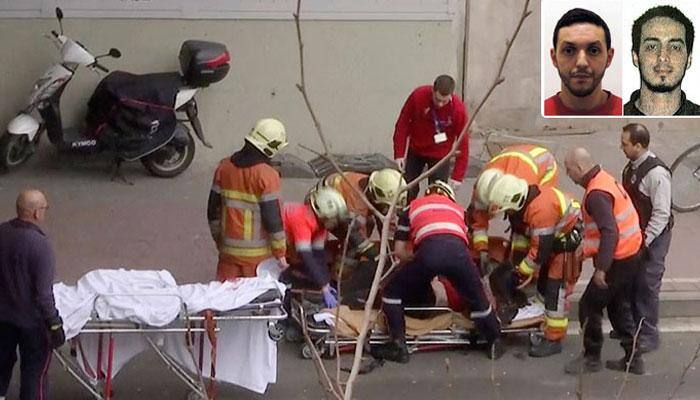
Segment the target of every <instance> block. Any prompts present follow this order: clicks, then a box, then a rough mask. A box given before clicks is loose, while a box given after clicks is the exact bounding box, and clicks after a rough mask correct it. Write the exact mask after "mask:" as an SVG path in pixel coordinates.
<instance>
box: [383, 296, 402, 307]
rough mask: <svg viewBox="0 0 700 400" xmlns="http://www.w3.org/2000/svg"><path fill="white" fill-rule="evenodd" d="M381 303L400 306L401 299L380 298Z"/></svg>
mask: <svg viewBox="0 0 700 400" xmlns="http://www.w3.org/2000/svg"><path fill="white" fill-rule="evenodd" d="M382 303H386V304H396V305H401V299H390V298H388V297H383V296H382Z"/></svg>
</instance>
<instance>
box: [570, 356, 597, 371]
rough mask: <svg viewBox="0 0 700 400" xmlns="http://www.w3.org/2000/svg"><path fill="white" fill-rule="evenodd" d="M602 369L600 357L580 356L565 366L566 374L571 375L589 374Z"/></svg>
mask: <svg viewBox="0 0 700 400" xmlns="http://www.w3.org/2000/svg"><path fill="white" fill-rule="evenodd" d="M600 369H601V363H600V356H578V357H576V358H575V359H573V360H571V361H570V362H569V363H568V364H566V366H564V372H566V373H567V374H570V375H578V374H579V373H584V374H589V373H591V372H598V371H600Z"/></svg>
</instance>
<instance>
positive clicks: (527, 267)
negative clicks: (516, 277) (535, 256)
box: [518, 257, 539, 276]
mask: <svg viewBox="0 0 700 400" xmlns="http://www.w3.org/2000/svg"><path fill="white" fill-rule="evenodd" d="M538 269H539V265H538V264H537V263H536V262H534V261H533V260H531V259H530V257H525V258H523V260H522V261H521V262H520V265H518V271H520V272H521V273H522V274H523V275H526V276H530V275H532V274H534V273H535V271H536V270H538Z"/></svg>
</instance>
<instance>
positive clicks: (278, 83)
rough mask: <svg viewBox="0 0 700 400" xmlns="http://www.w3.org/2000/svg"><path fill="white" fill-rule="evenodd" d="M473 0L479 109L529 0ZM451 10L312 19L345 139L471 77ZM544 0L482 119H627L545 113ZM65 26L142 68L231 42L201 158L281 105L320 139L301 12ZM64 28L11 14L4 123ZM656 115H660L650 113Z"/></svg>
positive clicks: (321, 105) (312, 48)
mask: <svg viewBox="0 0 700 400" xmlns="http://www.w3.org/2000/svg"><path fill="white" fill-rule="evenodd" d="M462 1H469V3H468V7H469V13H468V20H469V22H468V26H469V35H468V36H469V39H468V52H467V57H466V59H467V65H466V71H467V82H466V85H465V86H466V93H467V95H466V97H467V102H468V105H469V108H470V112H472V111H473V109H474V107H475V105H476V103H477V101H478V100H479V99H481V97H482V96H483V95H484V93H485V92H486V90H487V88H488V85H489V84H490V83H491V82H492V81H493V79H494V76H495V73H496V68H497V62H498V59H499V58H500V57H501V55H502V54H503V52H504V50H505V40H506V38H507V37H509V36H510V34H511V33H512V30H513V28H514V26H515V23H516V21H517V18H518V16H519V14H520V11H521V9H522V2H521V1H519V0H505V1H485V0H462ZM455 8H456V13H455V16H454V18H453V20H452V21H446V22H434V21H431V22H427V21H303V22H302V27H303V37H304V41H305V46H306V47H305V49H306V55H307V58H306V68H307V69H306V72H307V85H308V87H309V92H310V93H309V94H310V96H311V100H312V102H313V105H314V107H315V109H316V112H317V115H318V116H319V119H320V121H321V124H322V126H323V128H324V131H325V132H326V135H327V136H328V137H329V138H330V142H331V144H332V146H333V147H334V149H335V150H337V151H342V152H367V151H382V152H385V153H386V154H390V152H391V133H392V131H393V126H394V122H395V119H396V116H397V114H398V112H399V110H400V108H401V105H402V104H403V101H404V100H405V97H406V96H407V95H408V93H409V92H410V91H411V90H412V89H413V88H414V87H415V86H416V85H418V84H423V83H429V82H431V81H432V79H433V78H434V77H435V76H436V75H437V74H439V73H444V72H448V73H451V74H453V75H454V76H457V77H459V78H460V79H461V71H462V60H463V54H462V44H463V43H462V37H463V23H464V9H465V3H463V2H460V3H458V4H457V5H456V7H455ZM539 8H540V2H539V1H533V2H532V4H531V6H530V9H531V10H532V11H533V13H532V15H531V16H530V17H529V18H528V19H527V21H526V23H525V25H524V26H523V29H522V32H521V34H520V36H519V37H518V38H517V40H516V42H515V45H514V47H513V50H512V52H511V57H510V59H509V60H508V63H507V65H506V68H505V72H504V76H505V77H506V81H505V82H504V83H503V84H502V85H501V86H500V87H499V88H498V89H497V90H496V92H495V94H494V95H493V96H492V98H491V99H490V101H489V102H488V104H487V105H486V107H485V108H484V109H483V111H482V113H481V115H480V116H479V117H478V119H477V122H478V124H479V125H480V126H482V127H483V126H488V127H499V128H507V129H511V130H513V129H518V130H520V131H522V132H528V133H532V132H539V131H541V130H542V128H543V126H545V125H548V126H555V127H556V126H575V127H590V128H595V129H618V128H619V126H620V121H619V120H611V119H607V120H600V119H598V120H588V119H579V120H556V121H554V120H544V119H543V118H542V117H540V115H539V109H540V106H539V103H540V57H539V43H540V41H539V31H540V28H539V26H540V12H539ZM64 22H65V24H64V26H65V29H66V32H67V33H68V34H69V35H71V36H72V37H74V38H76V39H79V40H80V41H81V42H83V43H84V44H85V45H86V46H87V47H88V48H90V49H91V50H92V51H93V52H95V53H99V52H100V51H101V50H103V49H104V50H106V49H108V48H109V47H117V48H119V49H120V50H122V53H123V57H122V58H121V59H119V60H110V59H105V60H104V62H103V63H104V64H105V65H107V66H109V67H112V68H114V69H123V70H127V71H132V72H136V73H147V72H157V71H168V70H175V69H177V68H178V61H177V54H178V50H179V46H180V44H181V43H182V41H183V40H186V39H189V38H200V39H209V40H215V41H221V42H224V43H226V44H227V46H228V47H229V49H230V51H231V53H232V55H233V64H232V69H231V72H230V74H229V76H228V77H227V78H226V79H225V80H224V81H222V82H221V83H219V84H216V85H214V86H212V87H211V88H209V89H207V90H206V91H204V92H203V93H200V94H199V96H198V97H199V101H200V106H201V119H202V122H203V124H204V126H205V129H206V132H207V135H208V137H209V138H210V139H211V142H212V143H213V144H214V146H215V148H214V149H213V150H204V149H203V148H202V149H203V150H204V151H200V152H199V153H198V157H197V160H196V163H195V166H197V165H199V166H201V167H202V168H210V167H211V163H212V162H214V161H215V160H218V159H219V158H221V157H223V156H225V155H226V154H229V153H230V152H231V150H232V149H234V148H237V147H238V146H239V144H240V142H241V138H242V137H243V135H244V134H245V133H246V132H247V131H248V129H249V128H250V126H251V125H252V123H253V122H254V120H255V119H257V118H259V117H262V116H268V115H273V116H277V117H278V118H280V119H281V120H283V121H284V122H285V124H286V125H287V126H288V131H289V134H290V138H291V142H292V146H290V147H289V149H290V151H291V152H293V153H296V154H298V155H300V156H302V157H303V158H310V157H311V155H310V154H308V153H307V152H305V151H304V150H300V149H299V148H298V147H297V146H296V145H297V144H299V143H303V144H305V145H307V146H311V147H316V148H320V145H319V144H318V143H319V142H318V140H317V138H316V136H315V131H314V128H313V125H312V123H311V119H310V117H309V115H308V112H307V111H306V109H305V107H304V103H303V101H302V98H301V96H300V94H299V92H298V91H297V90H296V88H295V86H294V85H295V84H296V83H297V82H298V81H299V68H298V49H297V43H296V32H295V29H294V24H293V22H292V21H264V20H258V21H252V20H231V21H223V20H216V21H212V20H198V21H193V20H151V19H149V20H110V19H76V18H74V19H71V18H67V19H66V20H65V21H64ZM51 29H55V22H54V21H53V20H51V19H6V20H2V21H1V23H0V52H1V54H3V60H4V62H3V63H2V64H1V65H0V92H2V93H3V94H4V101H3V102H2V103H1V104H0V124H5V123H6V122H7V121H9V120H10V119H11V118H12V116H13V115H14V113H15V112H16V111H17V110H18V109H20V108H21V107H22V106H23V104H24V101H25V99H26V97H27V95H28V93H29V91H30V89H31V85H32V83H33V81H34V79H36V78H37V77H38V76H39V75H40V74H41V73H42V72H43V70H44V69H45V68H46V67H47V66H48V64H49V63H50V62H52V60H54V58H55V56H56V51H55V49H54V48H53V47H52V45H51V43H50V42H49V41H48V40H46V39H44V38H43V37H42V36H41V33H43V32H48V31H50V30H51ZM99 78H100V77H98V76H95V75H94V74H92V73H90V72H88V71H86V70H81V71H80V73H79V74H78V76H77V77H76V78H75V81H74V82H73V83H71V85H70V86H69V88H68V90H67V91H66V93H65V95H64V103H63V110H64V114H65V117H66V121H67V122H68V123H76V122H79V121H80V120H81V119H82V118H83V115H84V112H85V104H86V102H87V99H88V98H89V96H90V94H91V92H92V89H93V88H94V86H95V85H96V84H97V82H98V81H99ZM650 122H652V123H654V122H655V121H650ZM665 124H666V126H667V128H678V129H680V128H686V127H694V126H696V124H695V123H694V122H693V121H688V120H686V121H685V122H683V123H681V122H676V121H668V120H667V122H665Z"/></svg>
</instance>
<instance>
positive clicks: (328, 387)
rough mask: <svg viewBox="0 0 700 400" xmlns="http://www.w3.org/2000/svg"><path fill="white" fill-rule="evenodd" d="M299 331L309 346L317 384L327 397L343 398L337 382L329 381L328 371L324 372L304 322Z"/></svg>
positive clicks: (338, 399) (319, 356) (324, 367)
mask: <svg viewBox="0 0 700 400" xmlns="http://www.w3.org/2000/svg"><path fill="white" fill-rule="evenodd" d="M301 330H302V332H303V333H304V340H305V342H306V345H307V346H309V349H310V350H311V359H312V360H313V361H314V366H315V367H316V373H317V375H318V381H319V383H320V384H321V386H322V387H323V389H324V390H325V391H326V394H327V395H331V396H333V398H334V399H337V400H340V399H342V398H343V396H342V395H341V394H340V393H341V392H342V389H340V388H339V387H338V384H337V382H334V381H333V380H332V379H331V377H330V375H328V371H326V366H325V365H323V360H321V355H320V354H318V350H316V345H315V344H314V341H313V340H312V339H311V336H309V329H308V328H307V326H306V323H304V321H301Z"/></svg>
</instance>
